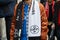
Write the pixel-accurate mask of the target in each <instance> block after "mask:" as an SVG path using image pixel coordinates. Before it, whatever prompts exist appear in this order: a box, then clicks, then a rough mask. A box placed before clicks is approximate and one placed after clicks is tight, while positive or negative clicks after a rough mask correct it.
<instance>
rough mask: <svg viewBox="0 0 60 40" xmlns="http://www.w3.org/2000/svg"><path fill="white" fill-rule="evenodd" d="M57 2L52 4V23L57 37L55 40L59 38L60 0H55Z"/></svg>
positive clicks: (59, 39)
mask: <svg viewBox="0 0 60 40" xmlns="http://www.w3.org/2000/svg"><path fill="white" fill-rule="evenodd" d="M56 1H57V2H56V3H55V5H54V16H53V24H54V25H55V33H54V35H55V36H56V37H57V40H60V32H59V31H60V0H56Z"/></svg>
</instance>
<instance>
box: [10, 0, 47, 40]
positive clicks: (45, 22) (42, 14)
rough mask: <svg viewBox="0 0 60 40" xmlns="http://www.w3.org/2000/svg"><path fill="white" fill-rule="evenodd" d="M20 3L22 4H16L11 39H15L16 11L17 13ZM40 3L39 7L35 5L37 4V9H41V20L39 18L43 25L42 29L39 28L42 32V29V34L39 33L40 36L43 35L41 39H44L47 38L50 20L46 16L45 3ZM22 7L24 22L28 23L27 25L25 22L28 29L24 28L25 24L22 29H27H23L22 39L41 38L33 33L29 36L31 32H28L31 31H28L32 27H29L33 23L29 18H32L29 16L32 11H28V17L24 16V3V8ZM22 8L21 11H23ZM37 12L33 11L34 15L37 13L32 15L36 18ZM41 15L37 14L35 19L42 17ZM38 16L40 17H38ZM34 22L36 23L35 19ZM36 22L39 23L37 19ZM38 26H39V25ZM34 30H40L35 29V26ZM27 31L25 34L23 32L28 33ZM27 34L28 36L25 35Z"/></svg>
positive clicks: (37, 39)
mask: <svg viewBox="0 0 60 40" xmlns="http://www.w3.org/2000/svg"><path fill="white" fill-rule="evenodd" d="M32 2H33V1H32ZM36 3H37V2H36ZM20 4H21V3H19V4H18V5H16V6H15V9H14V17H13V18H12V23H11V27H12V28H11V31H10V40H14V31H15V24H16V13H17V11H16V10H17V7H18V6H19V5H20ZM32 4H33V3H32ZM38 4H39V7H37V6H38V5H37V6H36V5H35V6H36V7H37V8H36V9H38V10H41V20H40V19H39V20H40V21H41V24H40V25H41V30H39V29H38V30H39V33H40V31H41V33H40V34H39V33H38V36H41V40H43V39H44V40H46V35H47V32H48V30H47V24H48V21H47V17H46V14H45V10H44V7H43V5H42V4H41V3H38ZM21 9H22V24H24V23H25V24H26V25H25V24H24V25H25V26H24V27H25V28H26V29H25V28H23V25H22V29H25V31H24V30H21V31H22V33H21V35H22V36H21V39H22V40H26V39H27V40H40V39H39V38H40V37H39V38H37V37H38V36H36V35H35V34H34V36H35V37H36V38H35V37H34V36H33V35H31V36H29V35H30V34H28V33H29V32H28V31H29V30H28V29H30V28H29V25H30V24H31V21H30V20H29V18H30V17H29V16H30V14H29V13H30V11H29V12H28V15H27V17H24V15H25V14H24V4H23V5H22V8H21ZM21 9H20V11H21ZM30 9H31V7H30ZM36 9H35V10H36ZM31 10H32V9H31ZM38 10H36V11H37V13H38V14H39V15H40V12H39V11H38ZM25 11H27V10H25ZM31 12H32V11H31ZM37 13H34V12H33V14H32V15H34V14H35V15H34V16H32V17H34V19H35V16H36V15H38V14H37ZM39 15H38V16H36V19H35V20H37V19H38V18H40V17H39ZM25 16H26V15H25ZM37 17H38V18H37ZM24 19H26V20H24ZM39 20H38V21H39ZM27 21H28V22H27ZM29 22H30V23H29ZM27 23H28V24H27ZM33 23H34V21H33ZM36 23H37V21H36ZM34 24H35V23H34ZM34 24H33V25H34ZM37 25H39V22H38V24H37ZM30 27H31V26H30ZM35 27H36V26H35ZM37 28H38V27H37ZM27 30H28V31H27ZM33 30H34V31H33V32H38V31H35V28H34V29H33ZM26 31H27V35H23V34H26V33H25V32H26ZM31 31H32V30H31ZM23 32H24V33H23ZM25 36H26V37H25ZM29 38H31V39H29ZM32 38H34V39H32Z"/></svg>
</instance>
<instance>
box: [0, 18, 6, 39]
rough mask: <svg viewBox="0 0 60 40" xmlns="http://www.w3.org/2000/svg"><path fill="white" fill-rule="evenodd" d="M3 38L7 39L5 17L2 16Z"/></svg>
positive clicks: (0, 29) (0, 21) (0, 22)
mask: <svg viewBox="0 0 60 40" xmlns="http://www.w3.org/2000/svg"><path fill="white" fill-rule="evenodd" d="M0 31H1V40H7V36H6V23H5V18H0Z"/></svg>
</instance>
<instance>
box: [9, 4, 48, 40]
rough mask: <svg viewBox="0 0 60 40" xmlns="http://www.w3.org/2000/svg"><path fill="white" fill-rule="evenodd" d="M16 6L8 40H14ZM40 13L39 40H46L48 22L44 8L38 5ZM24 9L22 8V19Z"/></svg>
mask: <svg viewBox="0 0 60 40" xmlns="http://www.w3.org/2000/svg"><path fill="white" fill-rule="evenodd" d="M17 6H18V4H17V5H16V6H15V9H14V16H13V17H12V23H11V28H10V40H14V29H15V23H16V9H17ZM39 7H40V12H41V29H42V30H41V40H47V33H48V28H47V26H48V20H47V17H46V13H45V9H44V6H43V5H42V4H41V3H39ZM23 9H24V7H22V18H23V17H24V11H23Z"/></svg>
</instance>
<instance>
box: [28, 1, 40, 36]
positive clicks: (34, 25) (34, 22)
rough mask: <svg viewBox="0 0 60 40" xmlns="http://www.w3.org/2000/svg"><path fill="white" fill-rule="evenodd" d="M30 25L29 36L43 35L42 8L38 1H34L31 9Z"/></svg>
mask: <svg viewBox="0 0 60 40" xmlns="http://www.w3.org/2000/svg"><path fill="white" fill-rule="evenodd" d="M28 24H29V26H28V37H38V36H39V37H40V36H41V16H40V8H39V4H38V2H37V1H32V5H31V9H30V12H29V23H28Z"/></svg>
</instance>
